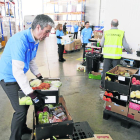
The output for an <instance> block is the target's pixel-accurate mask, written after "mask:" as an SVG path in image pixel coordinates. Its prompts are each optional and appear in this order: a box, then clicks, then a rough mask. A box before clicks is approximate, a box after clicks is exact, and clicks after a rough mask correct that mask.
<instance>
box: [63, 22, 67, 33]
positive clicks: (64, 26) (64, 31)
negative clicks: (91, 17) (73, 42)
mask: <svg viewBox="0 0 140 140" xmlns="http://www.w3.org/2000/svg"><path fill="white" fill-rule="evenodd" d="M66 24H67V23H66V22H65V24H64V25H63V33H64V35H66V32H67V28H66Z"/></svg>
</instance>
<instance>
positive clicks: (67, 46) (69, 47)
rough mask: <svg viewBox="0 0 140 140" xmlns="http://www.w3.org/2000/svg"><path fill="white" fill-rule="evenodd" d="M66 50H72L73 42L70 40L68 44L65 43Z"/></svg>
mask: <svg viewBox="0 0 140 140" xmlns="http://www.w3.org/2000/svg"><path fill="white" fill-rule="evenodd" d="M65 50H66V51H73V50H74V42H71V43H70V44H66V45H65Z"/></svg>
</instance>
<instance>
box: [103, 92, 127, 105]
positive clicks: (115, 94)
mask: <svg viewBox="0 0 140 140" xmlns="http://www.w3.org/2000/svg"><path fill="white" fill-rule="evenodd" d="M106 91H107V92H108V93H112V94H113V97H110V96H107V95H104V96H105V97H106V98H110V99H111V101H112V102H114V103H116V104H118V105H121V106H124V107H126V106H127V105H128V103H129V96H128V95H125V94H121V93H119V92H117V91H110V90H106ZM121 96H126V97H127V101H125V100H121Z"/></svg>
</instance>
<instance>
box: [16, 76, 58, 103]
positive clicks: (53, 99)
mask: <svg viewBox="0 0 140 140" xmlns="http://www.w3.org/2000/svg"><path fill="white" fill-rule="evenodd" d="M32 80H33V79H32ZM32 80H31V81H32ZM45 80H48V81H60V78H44V79H43V81H45ZM36 91H37V92H38V93H39V95H40V97H41V98H42V99H44V101H45V103H46V104H58V102H59V88H58V89H56V90H36ZM18 96H19V100H20V99H22V98H23V97H24V98H27V97H28V98H29V96H26V95H25V94H24V93H23V91H22V90H19V91H18ZM44 97H46V98H44ZM45 99H46V100H45ZM19 105H28V104H26V103H23V104H20V102H19Z"/></svg>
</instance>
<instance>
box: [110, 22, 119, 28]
mask: <svg viewBox="0 0 140 140" xmlns="http://www.w3.org/2000/svg"><path fill="white" fill-rule="evenodd" d="M111 25H112V26H113V27H117V26H118V25H119V22H118V20H112V21H111Z"/></svg>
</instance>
